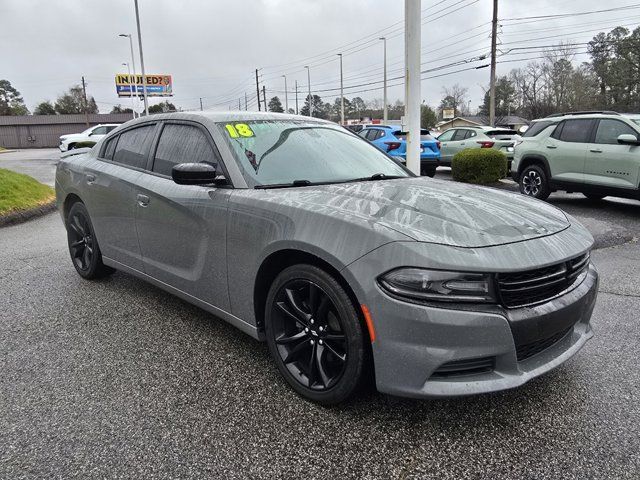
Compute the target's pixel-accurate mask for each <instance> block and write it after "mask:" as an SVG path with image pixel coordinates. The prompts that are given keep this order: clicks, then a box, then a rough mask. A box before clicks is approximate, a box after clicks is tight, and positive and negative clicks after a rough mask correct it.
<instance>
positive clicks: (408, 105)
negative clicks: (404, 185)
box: [404, 0, 421, 175]
mask: <svg viewBox="0 0 640 480" xmlns="http://www.w3.org/2000/svg"><path fill="white" fill-rule="evenodd" d="M420 4H421V1H420V0H404V51H405V89H406V90H405V124H406V131H407V132H408V135H407V168H408V169H409V170H411V171H412V172H413V173H415V174H416V175H420V98H421V95H420V86H421V85H420V29H421V23H420V11H421V8H420Z"/></svg>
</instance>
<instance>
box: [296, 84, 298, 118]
mask: <svg viewBox="0 0 640 480" xmlns="http://www.w3.org/2000/svg"><path fill="white" fill-rule="evenodd" d="M296 115H298V80H296Z"/></svg>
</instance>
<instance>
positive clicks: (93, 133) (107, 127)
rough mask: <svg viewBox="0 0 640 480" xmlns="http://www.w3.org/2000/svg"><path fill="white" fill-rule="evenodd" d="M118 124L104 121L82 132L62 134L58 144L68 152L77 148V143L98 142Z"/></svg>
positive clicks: (61, 149) (62, 149) (62, 150)
mask: <svg viewBox="0 0 640 480" xmlns="http://www.w3.org/2000/svg"><path fill="white" fill-rule="evenodd" d="M118 126H119V124H118V123H103V124H100V125H95V126H93V127H90V128H87V129H86V130H85V131H84V132H81V133H72V134H69V135H62V136H61V137H60V144H59V145H58V148H60V151H61V152H66V151H67V150H73V149H74V148H76V144H78V143H82V142H97V141H98V140H100V139H101V138H102V137H104V136H105V135H106V134H107V133H109V132H110V131H111V130H113V129H114V128H116V127H118Z"/></svg>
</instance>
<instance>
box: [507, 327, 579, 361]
mask: <svg viewBox="0 0 640 480" xmlns="http://www.w3.org/2000/svg"><path fill="white" fill-rule="evenodd" d="M572 329H573V326H571V327H569V328H566V329H564V330H562V331H560V332H558V333H554V334H553V335H550V336H548V337H546V338H541V339H538V340H536V341H534V342H530V343H526V344H523V345H516V356H517V357H518V361H519V362H521V361H522V360H526V359H527V358H530V357H533V356H534V355H537V354H538V353H540V352H542V351H544V350H546V349H547V348H549V347H551V346H553V345H555V344H556V343H558V342H559V341H560V340H562V339H563V338H564V337H565V336H566V335H567V333H569V332H570V331H571V330H572Z"/></svg>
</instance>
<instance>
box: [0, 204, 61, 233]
mask: <svg viewBox="0 0 640 480" xmlns="http://www.w3.org/2000/svg"><path fill="white" fill-rule="evenodd" d="M57 209H58V206H57V205H56V200H55V199H54V200H52V201H50V202H49V203H45V204H43V205H39V206H37V207H34V208H30V209H28V210H20V211H18V212H11V213H8V214H6V215H0V228H2V227H8V226H11V225H17V224H19V223H23V222H26V221H27V220H31V219H32V218H38V217H42V216H43V215H47V214H48V213H51V212H53V211H55V210H57Z"/></svg>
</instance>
